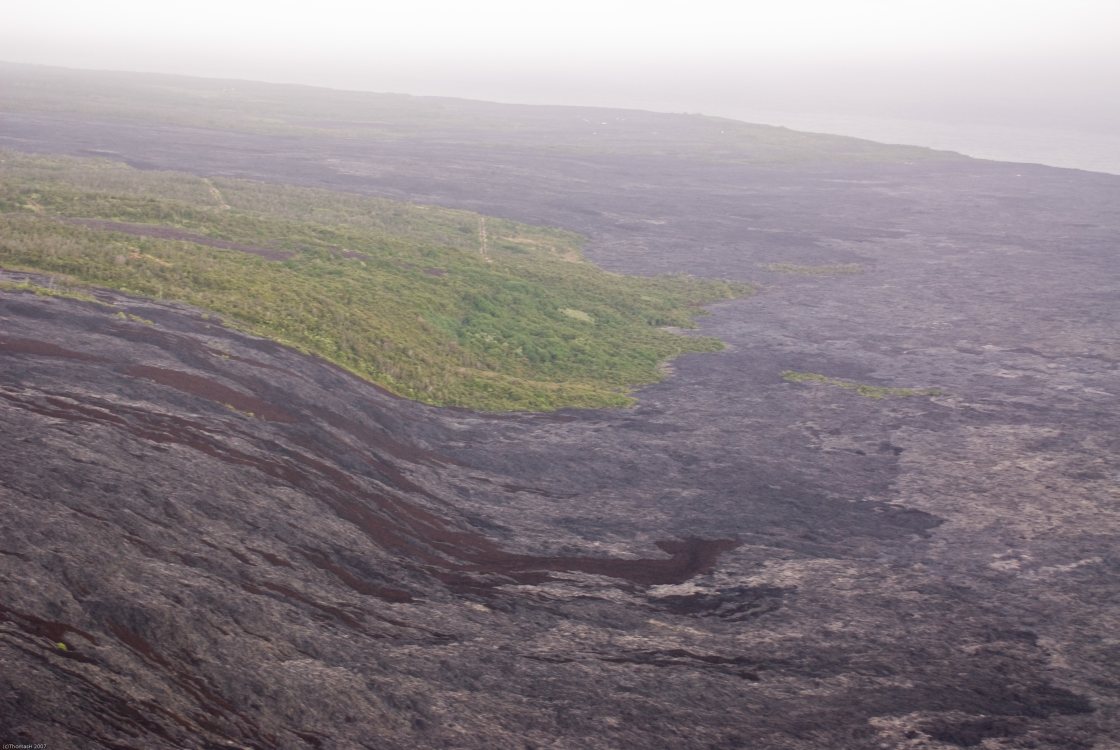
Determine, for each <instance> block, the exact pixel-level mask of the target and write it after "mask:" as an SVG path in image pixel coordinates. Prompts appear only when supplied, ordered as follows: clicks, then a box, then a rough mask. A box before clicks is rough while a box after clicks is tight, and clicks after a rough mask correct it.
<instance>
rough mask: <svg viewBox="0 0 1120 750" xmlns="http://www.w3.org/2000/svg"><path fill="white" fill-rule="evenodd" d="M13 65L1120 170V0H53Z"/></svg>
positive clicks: (25, 31)
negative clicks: (676, 116)
mask: <svg viewBox="0 0 1120 750" xmlns="http://www.w3.org/2000/svg"><path fill="white" fill-rule="evenodd" d="M5 15H6V18H5V22H4V24H3V26H2V27H0V59H3V60H8V61H13V62H30V63H42V64H49V65H64V66H70V67H80V68H102V69H117V70H139V71H153V72H173V73H183V74H188V75H202V76H216V77H231V78H248V79H255V80H266V81H278V82H295V83H307V84H314V85H323V86H332V87H337V88H351V89H361V90H369V91H396V92H404V93H411V94H431V95H444V96H460V97H467V98H478V99H489V100H497V101H507V102H525V103H541V104H544V103H552V104H591V105H603V106H618V107H639V108H643V109H655V110H663V111H676V112H702V113H705V114H713V115H722V116H728V117H736V118H739V119H745V120H751V121H756V122H768V123H772V124H784V125H789V126H790V127H799V128H802V129H812V130H825V131H831V132H846V133H850V134H854V135H862V136H866V137H872V138H876V139H879V140H893V141H906V142H913V143H919V144H921V145H930V146H935V147H941V148H953V149H955V150H960V151H964V152H965V153H970V154H972V155H976V156H984V157H991V158H1004V159H1015V160H1023V161H1042V162H1044V163H1051V164H1057V165H1060V166H1078V167H1082V168H1090V169H1101V170H1104V171H1114V172H1118V173H1120V135H1118V134H1120V45H1117V44H1116V43H1115V33H1116V29H1118V28H1120V2H1117V1H1116V0H847V1H845V0H787V2H784V3H781V4H777V3H773V2H771V1H770V0H767V2H752V1H747V2H739V3H729V2H727V3H725V2H711V1H707V0H697V1H695V2H660V3H658V2H653V3H647V4H643V5H639V4H636V3H631V2H626V3H624V2H618V1H614V0H601V1H599V2H590V1H589V0H567V1H566V2H563V3H560V2H537V3H515V2H509V1H505V0H485V1H484V2H467V3H450V2H432V1H431V0H414V1H413V2H410V3H395V4H392V5H389V4H381V3H376V2H375V3H351V2H342V1H341V0H324V1H322V2H317V3H303V2H299V3H297V2H289V1H288V0H279V1H278V2H268V3H266V2H261V1H259V0H253V1H250V2H232V1H230V0H226V1H225V2H219V1H218V0H194V1H193V2H189V3H186V2H164V3H148V2H140V0H109V1H106V2H85V3H78V2H68V1H65V0H39V2H37V3H35V4H27V5H25V6H23V7H21V8H20V9H19V12H18V13H8V14H5Z"/></svg>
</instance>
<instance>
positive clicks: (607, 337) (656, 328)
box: [0, 152, 750, 410]
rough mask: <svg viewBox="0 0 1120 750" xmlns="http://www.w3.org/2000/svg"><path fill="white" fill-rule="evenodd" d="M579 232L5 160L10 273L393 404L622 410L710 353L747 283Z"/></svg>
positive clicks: (2, 250)
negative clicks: (600, 257) (304, 369)
mask: <svg viewBox="0 0 1120 750" xmlns="http://www.w3.org/2000/svg"><path fill="white" fill-rule="evenodd" d="M580 242H581V238H580V237H579V236H578V235H575V234H572V233H570V232H565V231H561V230H558V229H550V228H544V227H534V226H528V225H524V224H518V223H516V222H511V221H505V220H502V219H496V218H491V217H487V218H486V219H485V220H484V221H483V220H481V217H479V216H478V215H477V214H472V213H469V212H465V211H455V210H450V209H443V208H436V207H431V206H417V205H410V204H404V203H397V202H393V201H388V200H380V199H375V198H369V197H364V196H360V195H354V194H348V193H339V192H332V191H326V190H315V189H308V188H297V187H292V186H286V185H272V184H264V183H254V182H248V181H239V180H229V179H217V178H215V179H212V180H208V179H204V178H199V177H195V176H192V175H186V174H180V173H174V172H155V171H140V170H135V169H132V168H130V167H127V166H126V165H123V164H119V163H115V162H110V161H104V160H91V159H73V158H63V157H42V156H26V155H20V154H14V153H7V152H0V265H2V266H4V267H6V268H10V269H15V270H24V271H36V272H42V273H49V274H53V275H55V276H56V277H58V278H59V279H60V280H62V281H63V282H66V283H70V284H85V285H91V286H99V287H108V288H112V289H117V290H120V291H123V292H127V293H131V294H137V295H141V296H146V297H153V298H159V299H167V300H176V301H180V302H185V303H188V304H192V305H195V306H198V307H201V308H204V309H206V310H209V311H212V312H214V313H217V314H219V315H220V316H222V318H223V319H224V320H225V322H226V323H227V324H230V325H233V326H236V327H239V328H241V329H243V330H246V331H249V332H251V333H254V334H256V335H260V336H265V337H268V338H271V339H274V340H277V341H280V342H282V343H284V344H287V345H289V346H292V347H294V348H296V349H299V350H301V351H304V352H308V353H312V354H316V355H319V356H321V357H323V358H325V359H327V360H330V361H331V362H334V363H336V364H338V365H341V366H342V367H344V368H346V369H348V370H350V371H351V372H354V373H356V374H357V375H360V376H361V377H364V378H366V379H368V380H370V381H372V382H374V383H377V384H379V385H381V386H384V387H385V388H387V389H389V390H391V391H393V392H394V393H397V394H400V395H402V396H406V397H409V398H414V399H417V400H420V401H424V402H427V403H432V404H441V405H457V406H464V407H469V408H476V409H485V410H523V409H524V410H550V409H557V408H562V407H573V406H574V407H601V406H621V405H626V404H629V403H632V401H633V399H632V398H631V397H630V396H629V395H628V394H629V392H630V391H631V390H632V389H633V388H634V387H636V386H638V385H642V384H645V383H650V382H654V381H656V380H658V379H659V370H658V365H659V363H661V362H663V361H665V360H667V359H670V358H672V357H675V356H677V355H679V354H683V353H685V352H701V351H715V350H718V349H720V348H721V344H720V343H719V342H718V341H716V340H714V339H711V338H705V337H697V336H682V335H679V334H676V333H672V332H669V331H666V330H662V329H663V328H664V327H669V326H672V327H686V328H687V327H692V326H693V325H694V318H695V316H696V315H697V314H698V313H699V312H702V311H701V310H700V309H699V307H698V306H699V305H702V304H705V303H709V302H713V301H716V300H721V299H728V298H731V297H734V296H739V295H743V294H746V293H748V292H749V291H750V289H749V287H747V286H745V285H739V284H731V283H726V282H720V281H709V280H701V279H696V278H692V277H661V278H643V277H628V276H621V275H618V274H612V273H607V272H605V271H603V270H601V269H599V268H596V267H595V266H593V265H590V264H588V263H585V262H582V261H581V260H580V252H579V248H580Z"/></svg>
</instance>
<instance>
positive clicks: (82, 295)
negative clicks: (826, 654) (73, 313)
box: [0, 280, 100, 304]
mask: <svg viewBox="0 0 1120 750" xmlns="http://www.w3.org/2000/svg"><path fill="white" fill-rule="evenodd" d="M0 290H2V291H5V292H30V293H31V294H37V295H39V296H40V297H66V298H68V299H77V300H81V301H82V302H97V303H98V304H100V302H98V299H97V298H96V297H94V296H93V295H92V294H89V293H87V292H83V291H81V290H79V289H74V288H71V287H62V286H55V285H47V284H40V283H37V282H34V281H29V280H27V281H7V280H0Z"/></svg>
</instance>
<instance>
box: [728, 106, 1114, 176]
mask: <svg viewBox="0 0 1120 750" xmlns="http://www.w3.org/2000/svg"><path fill="white" fill-rule="evenodd" d="M713 114H714V113H713ZM719 115H720V116H725V117H733V118H734V119H737V120H744V121H746V122H752V123H758V124H764V125H779V126H785V127H788V128H790V129H792V130H801V131H809V132H814V133H828V134H831V135H847V136H854V137H856V138H866V139H868V140H872V141H878V142H880V143H891V144H905V145H910V146H924V147H927V148H934V149H938V150H944V151H956V152H958V153H961V154H964V155H965V156H970V157H973V158H976V159H991V160H994V161H1005V162H1017V163H1027V164H1044V165H1046V166H1051V167H1062V168H1066V169H1083V170H1086V171H1089V172H1103V173H1106V174H1114V175H1120V134H1116V133H1104V132H1087V131H1084V130H1076V129H1072V128H1048V127H1026V126H1022V127H1018V126H1009V125H992V124H970V123H948V122H934V121H928V120H912V119H904V118H892V117H871V116H862V115H830V114H821V113H806V112H780V111H775V110H746V111H740V112H734V113H732V112H721V113H719Z"/></svg>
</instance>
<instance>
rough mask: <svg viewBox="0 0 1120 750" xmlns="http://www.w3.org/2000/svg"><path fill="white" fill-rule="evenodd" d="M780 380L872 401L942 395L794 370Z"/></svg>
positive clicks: (939, 392) (923, 389) (933, 389)
mask: <svg viewBox="0 0 1120 750" xmlns="http://www.w3.org/2000/svg"><path fill="white" fill-rule="evenodd" d="M782 379H783V380H785V381H786V382H789V383H821V384H824V385H830V386H834V387H836V388H843V389H845V390H849V391H855V392H856V393H858V394H859V395H861V396H863V397H865V398H874V399H883V398H907V397H911V396H941V395H943V392H942V391H940V390H938V389H937V388H888V387H886V386H881V385H869V384H867V383H857V382H855V381H853V380H843V379H841V378H831V377H828V376H827V375H821V374H819V373H815V372H795V371H794V370H786V371H785V372H783V373H782Z"/></svg>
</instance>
